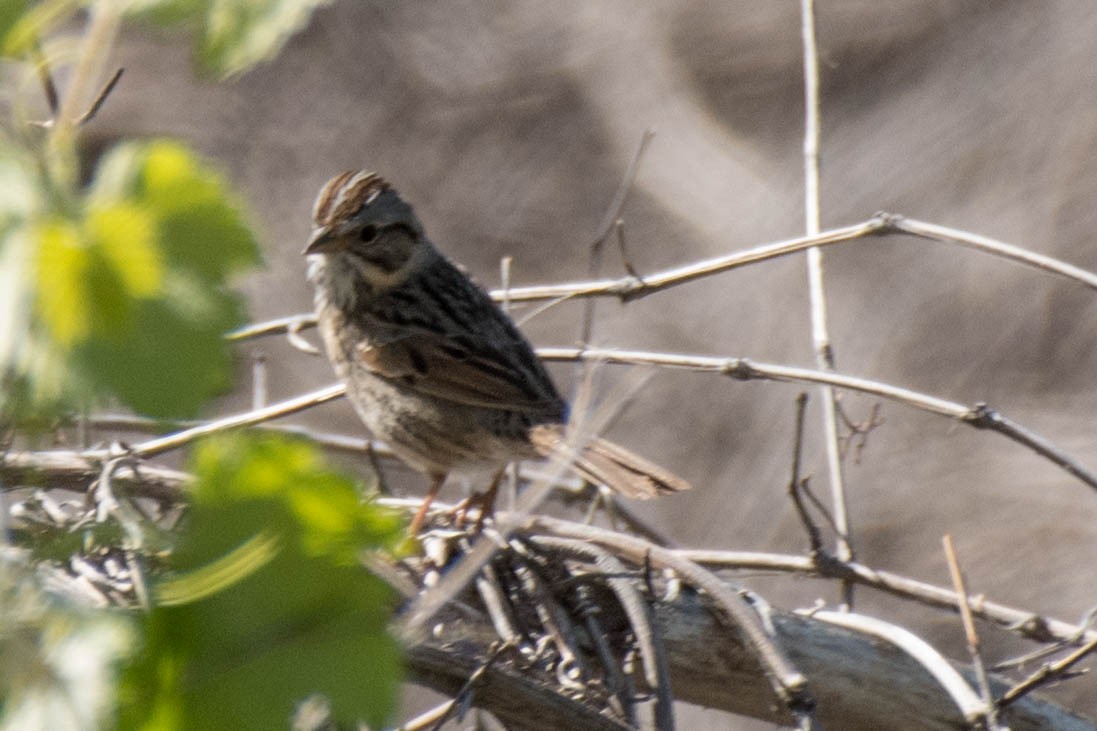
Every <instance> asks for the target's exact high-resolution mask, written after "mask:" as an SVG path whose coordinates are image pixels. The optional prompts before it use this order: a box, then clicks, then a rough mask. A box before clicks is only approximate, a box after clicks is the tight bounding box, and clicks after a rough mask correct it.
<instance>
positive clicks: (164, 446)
mask: <svg viewBox="0 0 1097 731" xmlns="http://www.w3.org/2000/svg"><path fill="white" fill-rule="evenodd" d="M346 390H347V388H346V386H344V385H343V384H342V383H338V384H334V385H331V386H327V387H325V388H321V389H319V390H317V391H312V392H311V393H307V394H305V395H304V396H297V397H296V398H291V399H287V400H286V401H280V402H279V403H276V404H271V405H270V406H267V407H265V408H262V409H255V410H254V411H245V412H244V413H242V414H234V415H232V416H226V417H225V418H223V419H216V420H214V421H211V422H209V423H208V424H201V425H199V426H195V427H192V428H190V429H184V430H183V431H181V432H175V433H174V434H168V435H166V436H162V437H156V438H155V439H149V440H148V441H145V442H141V443H140V444H138V445H136V446H135V447H133V449H132V450H130V453H131V454H132V455H133V456H136V457H153V456H155V455H157V454H162V453H164V452H169V451H171V450H173V449H179V448H180V447H183V446H186V445H187V444H190V443H191V442H193V441H194V440H195V439H198V438H200V437H204V436H208V435H210V434H216V433H217V432H222V431H226V430H229V429H239V428H240V427H244V426H253V425H255V424H260V423H262V422H264V421H270V420H271V419H277V418H280V417H283V416H289V415H290V414H296V413H297V412H298V411H304V410H305V409H311V408H312V407H313V406H319V405H320V404H323V403H327V402H328V401H333V400H335V399H337V398H340V397H341V396H343V394H345V393H346ZM96 451H97V450H88V451H87V452H84V454H85V455H91V454H93V453H95V452H96ZM98 451H101V450H98Z"/></svg>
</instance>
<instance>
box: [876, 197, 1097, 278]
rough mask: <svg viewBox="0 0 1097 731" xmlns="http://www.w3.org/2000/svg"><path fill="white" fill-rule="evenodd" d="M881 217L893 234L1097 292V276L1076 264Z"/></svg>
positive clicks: (951, 230)
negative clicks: (955, 247) (1033, 270)
mask: <svg viewBox="0 0 1097 731" xmlns="http://www.w3.org/2000/svg"><path fill="white" fill-rule="evenodd" d="M877 216H879V217H883V218H885V219H886V221H887V223H888V227H889V228H890V229H891V230H893V231H898V232H901V233H907V234H910V235H912V236H918V237H919V238H923V239H929V240H931V241H938V242H941V243H946V244H948V243H953V244H959V245H961V246H964V247H967V248H971V249H975V250H977V251H982V252H985V253H989V254H993V255H994V256H999V257H1002V258H1003V259H1009V260H1011V261H1015V262H1018V263H1020V264H1024V265H1025V266H1030V267H1034V268H1036V269H1042V270H1044V271H1046V272H1050V273H1052V274H1058V275H1060V276H1063V277H1067V278H1069V279H1073V280H1075V281H1077V282H1080V283H1082V284H1084V285H1086V286H1087V287H1089V288H1090V289H1097V274H1094V273H1093V272H1091V271H1088V270H1086V269H1082V268H1081V267H1076V266H1074V265H1073V264H1068V263H1067V262H1065V261H1061V260H1059V259H1055V258H1053V257H1050V256H1046V255H1044V254H1038V253H1036V252H1034V251H1029V250H1027V249H1022V248H1021V247H1020V246H1014V245H1012V244H1007V243H1005V242H1004V241H998V240H997V239H992V238H989V237H987V236H980V235H978V234H973V233H969V232H967V231H961V230H960V229H955V228H949V227H947V226H938V225H937V224H933V223H926V222H925V221H918V220H916V219H913V218H904V217H903V216H899V215H895V214H891V213H878V214H877Z"/></svg>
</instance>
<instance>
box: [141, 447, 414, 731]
mask: <svg viewBox="0 0 1097 731" xmlns="http://www.w3.org/2000/svg"><path fill="white" fill-rule="evenodd" d="M191 468H192V471H193V472H194V473H195V475H196V481H195V484H194V486H193V499H194V502H193V505H192V506H191V512H190V516H189V519H188V523H187V525H186V530H185V533H184V537H183V539H182V541H181V544H180V546H179V547H178V548H177V550H176V551H175V553H174V555H173V557H172V562H173V565H174V567H175V569H176V572H175V573H174V574H173V575H172V576H170V577H168V578H166V579H163V580H162V581H160V582H158V583H157V584H156V585H155V586H154V587H153V590H154V591H153V593H154V596H155V597H156V598H157V606H156V608H155V609H154V610H153V611H152V612H151V614H150V615H149V617H148V621H147V623H146V629H147V640H146V646H145V649H144V651H143V653H142V654H141V656H140V657H139V658H138V659H137V661H136V662H135V663H134V664H133V666H132V667H131V668H130V669H129V670H128V672H127V675H126V683H125V688H126V692H125V696H124V697H125V698H127V699H129V700H128V701H127V702H126V703H124V704H123V709H122V727H123V728H157V729H190V728H235V729H269V728H285V727H286V726H287V725H288V722H289V719H290V717H291V716H292V714H293V711H294V708H295V705H296V704H297V703H298V702H300V701H302V700H304V699H305V698H306V697H308V696H311V695H313V694H315V693H319V694H322V695H324V696H325V697H327V698H328V699H330V701H331V703H332V708H333V713H334V716H335V718H336V719H338V720H339V721H341V722H343V723H346V724H352V723H353V722H354V721H355V720H358V719H361V720H365V721H366V722H368V723H370V724H372V725H374V726H377V725H380V724H381V723H383V722H384V721H385V720H386V718H388V716H389V715H390V714H391V712H392V710H393V709H394V707H395V699H396V693H397V690H398V688H399V683H400V680H401V677H402V674H401V670H400V653H399V647H398V645H397V643H396V641H395V640H394V639H393V638H392V637H390V636H389V635H388V633H387V631H386V627H387V624H388V621H389V617H390V613H391V608H392V606H393V599H394V598H393V596H392V594H391V591H390V590H389V588H388V587H387V586H386V585H385V584H384V583H383V582H382V581H381V580H380V579H378V578H377V577H375V576H373V575H371V574H369V573H368V572H367V571H365V570H364V569H363V568H362V567H361V566H360V565H359V562H358V560H357V556H358V555H359V553H360V552H361V551H366V550H378V549H384V550H391V549H392V548H393V547H394V546H395V545H396V544H397V543H398V542H399V541H400V539H401V537H402V534H403V530H404V528H403V524H402V522H401V520H400V519H399V518H398V516H396V515H395V514H393V513H391V512H389V511H386V510H383V509H382V508H380V507H378V506H377V505H375V504H373V503H370V502H368V501H363V500H362V498H361V497H360V496H359V495H358V492H357V490H356V488H355V486H354V484H353V483H352V482H351V481H350V480H349V479H347V478H346V477H343V476H341V475H339V474H337V473H335V472H332V471H331V470H329V469H328V468H327V467H326V466H325V465H324V464H323V462H322V460H321V459H320V456H319V455H318V453H317V452H316V450H315V449H314V448H313V447H311V446H310V445H308V444H305V443H303V442H299V441H292V440H288V439H285V438H281V437H275V436H262V437H258V436H246V435H234V436H229V437H224V438H218V439H214V440H210V441H207V442H205V443H203V444H201V445H200V446H199V448H198V449H197V450H196V452H195V454H194V456H193V458H192V465H191Z"/></svg>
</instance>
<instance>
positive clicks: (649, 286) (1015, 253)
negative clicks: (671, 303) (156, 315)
mask: <svg viewBox="0 0 1097 731" xmlns="http://www.w3.org/2000/svg"><path fill="white" fill-rule="evenodd" d="M946 232H947V234H946ZM894 233H907V234H911V235H914V236H919V237H921V238H925V239H931V240H934V241H939V242H942V243H955V244H958V245H960V246H964V247H968V248H975V249H978V250H980V251H982V252H984V253H988V254H992V255H994V256H998V257H1001V258H1005V259H1009V260H1011V261H1014V262H1017V263H1020V264H1023V265H1025V266H1029V267H1033V268H1035V269H1040V270H1042V271H1046V272H1050V273H1053V274H1057V275H1060V276H1063V277H1066V278H1068V279H1071V280H1073V281H1075V282H1078V283H1080V284H1082V285H1085V286H1086V287H1089V288H1090V289H1094V290H1097V273H1094V272H1090V271H1088V270H1085V269H1081V268H1080V267H1076V266H1074V265H1072V264H1068V263H1066V262H1064V261H1061V260H1059V259H1054V258H1052V257H1049V256H1045V255H1043V254H1035V253H1032V252H1030V251H1027V250H1025V249H1021V248H1020V247H1017V246H1013V245H1011V244H1005V243H1002V242H999V241H995V240H994V239H989V238H986V237H983V236H978V235H975V234H968V233H966V232H963V231H959V230H957V229H950V228H946V227H943V226H936V225H934V224H929V223H924V222H921V221H916V220H914V219H910V218H904V217H902V216H899V215H897V214H893V213H884V212H881V213H878V214H876V216H874V217H873V218H870V219H868V220H867V221H862V222H861V223H857V224H853V225H852V226H845V227H842V228H835V229H828V230H827V231H823V232H821V233H820V234H819V235H817V236H802V237H799V238H795V239H787V240H784V241H777V242H774V243H771V244H763V245H761V246H758V247H755V248H752V249H747V250H745V251H739V252H735V253H732V254H726V255H723V256H719V257H715V258H713V259H706V260H704V261H700V262H696V263H693V264H687V265H685V266H681V267H675V268H673V269H667V270H664V271H662V272H656V273H654V274H649V275H647V276H645V277H644V278H643V280H637V279H636V278H635V277H632V276H628V277H621V278H618V279H601V280H597V281H588V282H566V283H562V284H548V285H533V286H528V287H511V288H510V289H509V290H507V293H506V294H507V297H508V298H509V300H510V302H512V303H514V302H544V301H547V302H548V303H549V304H550V305H553V304H558V303H559V302H562V301H564V300H568V299H575V298H583V297H618V298H620V299H625V300H630V299H637V298H639V297H646V296H647V295H650V294H655V293H656V292H660V291H662V290H664V289H668V288H670V287H674V286H677V285H679V284H684V283H687V282H692V281H695V280H697V279H701V278H703V277H708V276H712V275H715V274H720V273H722V272H725V271H729V270H731V269H738V268H739V267H743V266H748V265H751V264H757V263H759V262H763V261H768V260H770V259H776V258H779V257H782V256H788V255H790V254H795V253H798V252H800V251H804V250H806V249H810V248H812V247H816V246H830V245H832V244H840V243H844V242H849V241H858V240H862V239H866V238H871V237H875V236H885V235H888V234H894ZM933 233H939V234H940V235H931V234H933ZM503 294H504V293H503V292H502V291H501V290H497V291H493V292H491V296H492V297H493V298H495V299H496V300H500V299H502V297H503ZM524 319H528V316H527V317H526V318H524ZM315 326H316V316H315V315H313V314H297V315H288V316H285V317H279V318H275V319H273V320H267V321H264V322H259V323H254V324H252V325H247V326H245V327H242V328H239V329H237V330H233V331H232V332H229V333H227V334H226V336H225V337H226V338H228V339H229V340H234V341H236V340H250V339H252V338H257V337H264V336H268V335H285V334H286V333H288V332H290V331H292V332H293V333H294V334H297V333H299V332H300V331H302V330H305V329H308V328H310V327H315ZM306 347H307V348H308V350H309V352H314V353H318V352H319V351H317V350H316V349H315V348H313V347H312V346H311V345H307V344H306Z"/></svg>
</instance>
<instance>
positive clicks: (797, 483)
mask: <svg viewBox="0 0 1097 731" xmlns="http://www.w3.org/2000/svg"><path fill="white" fill-rule="evenodd" d="M807 403H808V395H807V393H805V392H801V393H800V394H799V395H798V396H797V397H796V433H795V434H794V435H793V443H792V477H791V478H790V479H789V482H788V494H789V497H790V498H792V504H793V505H794V506H795V507H796V513H797V515H799V516H800V522H801V523H803V524H804V530H805V531H807V534H808V545H809V548H810V551H811V555H812V556H821V555H822V552H823V539H822V537H821V536H820V534H819V528H818V526H816V525H815V522H814V521H813V520H812V519H811V514H810V513H808V510H807V506H805V505H804V499H803V497H802V496H801V494H800V491H801V490H802V489H803V487H804V483H806V482H807V479H806V478H805V479H804V480H801V479H800V456H801V453H802V451H803V446H804V412H805V410H806V408H807Z"/></svg>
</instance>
